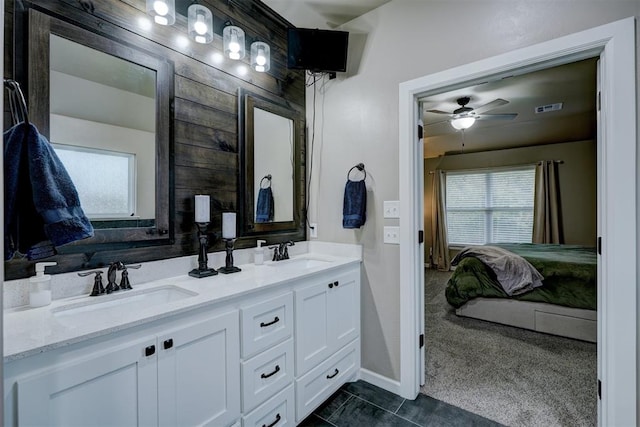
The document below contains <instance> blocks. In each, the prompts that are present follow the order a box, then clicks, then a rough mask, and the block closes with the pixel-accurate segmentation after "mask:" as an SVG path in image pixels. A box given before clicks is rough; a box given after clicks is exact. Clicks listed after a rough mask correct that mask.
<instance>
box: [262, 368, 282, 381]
mask: <svg viewBox="0 0 640 427" xmlns="http://www.w3.org/2000/svg"><path fill="white" fill-rule="evenodd" d="M278 372H280V365H276V368H275V369H274V370H273V372H271V373H269V374H262V375H260V378H269V377H272V376H274V375H275V374H277V373H278Z"/></svg>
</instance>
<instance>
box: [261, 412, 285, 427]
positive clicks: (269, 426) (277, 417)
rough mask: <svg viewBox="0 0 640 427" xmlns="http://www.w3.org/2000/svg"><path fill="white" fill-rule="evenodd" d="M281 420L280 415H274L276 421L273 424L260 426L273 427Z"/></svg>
mask: <svg viewBox="0 0 640 427" xmlns="http://www.w3.org/2000/svg"><path fill="white" fill-rule="evenodd" d="M281 419H282V417H281V416H280V414H276V419H275V421H274V422H272V423H271V424H262V427H273V426H274V425H276V424H278V422H279V421H280V420H281Z"/></svg>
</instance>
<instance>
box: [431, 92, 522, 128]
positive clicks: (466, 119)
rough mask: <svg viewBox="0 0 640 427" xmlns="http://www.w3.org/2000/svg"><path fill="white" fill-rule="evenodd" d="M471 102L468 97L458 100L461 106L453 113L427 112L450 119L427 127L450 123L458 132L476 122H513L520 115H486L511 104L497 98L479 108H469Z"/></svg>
mask: <svg viewBox="0 0 640 427" xmlns="http://www.w3.org/2000/svg"><path fill="white" fill-rule="evenodd" d="M470 101H471V98H470V97H468V96H464V97H462V98H458V99H457V100H456V102H457V103H458V105H459V106H460V107H459V108H456V109H455V110H453V112H451V113H448V112H446V111H441V110H427V111H426V112H427V113H434V114H446V115H448V116H449V117H450V118H448V119H445V120H440V121H437V122H434V123H428V124H427V126H431V125H435V124H438V123H442V122H450V123H451V126H453V127H454V128H455V129H457V130H461V129H468V128H470V127H471V126H473V124H474V123H475V122H476V120H513V119H514V118H516V117H517V116H518V113H508V114H484V113H486V112H488V111H491V110H493V109H496V108H498V107H501V106H503V105H506V104H508V103H509V101H507V100H505V99H502V98H497V99H494V100H493V101H491V102H489V103H487V104H484V105H482V106H480V107H478V108H471V107H467V104H468V103H469V102H470Z"/></svg>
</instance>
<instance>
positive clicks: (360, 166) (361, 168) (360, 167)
mask: <svg viewBox="0 0 640 427" xmlns="http://www.w3.org/2000/svg"><path fill="white" fill-rule="evenodd" d="M354 169H358V170H359V171H360V172H363V173H364V178H362V181H364V180H365V179H367V171H366V170H365V169H364V163H358V164H357V165H355V166H354V167H352V168H351V169H349V172H347V180H351V179H350V178H349V175H351V171H353V170H354Z"/></svg>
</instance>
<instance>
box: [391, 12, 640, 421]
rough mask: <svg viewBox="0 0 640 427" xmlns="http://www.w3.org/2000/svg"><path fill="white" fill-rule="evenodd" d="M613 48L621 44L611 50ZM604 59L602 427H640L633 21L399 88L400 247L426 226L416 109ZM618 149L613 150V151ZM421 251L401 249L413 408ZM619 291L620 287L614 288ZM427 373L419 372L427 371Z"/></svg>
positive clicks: (420, 323) (405, 386)
mask: <svg viewBox="0 0 640 427" xmlns="http://www.w3.org/2000/svg"><path fill="white" fill-rule="evenodd" d="M614 42H615V43H614ZM594 56H599V57H600V61H601V76H600V79H601V87H602V93H601V97H600V99H601V110H600V111H601V112H600V114H601V129H600V131H599V134H600V141H599V144H598V153H599V155H598V171H597V178H598V206H599V212H598V214H599V215H598V218H599V220H598V236H601V237H602V245H601V248H602V252H601V254H600V255H599V261H600V263H599V265H600V266H601V268H600V270H599V272H598V274H599V281H598V378H599V379H600V381H602V383H601V391H602V393H601V396H602V397H601V400H600V401H599V411H598V412H599V413H598V417H599V423H600V424H603V425H635V424H636V405H637V403H636V392H637V388H636V387H637V366H636V353H637V347H636V343H637V325H636V313H637V301H636V280H637V279H636V266H637V261H636V237H637V234H636V216H637V215H636V212H637V209H636V203H635V200H636V140H637V139H636V120H637V119H636V101H635V93H636V82H635V20H634V18H627V19H624V20H621V21H617V22H614V23H611V24H607V25H603V26H601V27H596V28H593V29H590V30H587V31H583V32H580V33H576V34H572V35H569V36H566V37H562V38H559V39H555V40H551V41H548V42H545V43H541V44H538V45H534V46H530V47H527V48H522V49H519V50H516V51H513V52H509V53H506V54H503V55H499V56H496V57H493V58H488V59H486V60H482V61H478V62H475V63H472V64H468V65H464V66H461V67H457V68H454V69H451V70H448V71H446V72H440V73H436V74H432V75H430V76H425V77H422V78H419V79H415V80H411V81H409V82H405V83H402V84H401V85H400V104H399V107H400V112H399V118H400V129H399V141H400V147H399V152H400V157H399V159H400V168H399V170H400V177H399V178H400V179H399V184H400V211H401V218H400V238H401V241H403V242H420V241H419V240H417V239H416V238H415V237H416V234H417V231H418V230H421V228H422V221H423V209H424V207H423V206H422V204H423V175H424V170H423V161H422V157H423V156H422V150H423V148H422V146H421V145H422V144H420V143H418V142H419V139H420V136H419V134H418V126H417V123H418V121H419V120H420V114H419V108H418V102H417V99H418V98H420V97H424V96H428V95H429V94H433V93H440V92H443V91H447V90H453V89H456V88H462V87H467V86H471V85H474V84H478V83H480V82H482V81H485V80H487V79H496V78H504V77H507V76H511V75H514V74H522V73H527V72H531V71H535V70H541V69H544V68H549V67H552V66H555V65H561V64H566V63H569V62H575V61H578V60H581V59H586V58H590V57H594ZM614 141H615V143H614ZM423 264H424V248H423V244H422V243H416V244H404V245H401V246H400V283H401V297H400V303H401V307H400V312H401V381H400V389H401V394H402V395H403V397H407V398H414V397H415V396H416V395H417V393H418V391H419V386H420V382H421V378H424V376H423V375H422V374H423V372H422V371H423V369H424V368H423V366H424V365H423V364H422V360H423V359H422V358H421V356H423V355H424V349H421V350H416V349H419V348H420V345H419V343H420V334H421V331H423V330H424V317H423V316H422V317H421V315H422V311H423V307H424V301H423V299H424V293H423V291H422V289H423V286H424V273H423ZM613 283H615V284H616V286H607V285H608V284H613ZM421 364H422V366H421Z"/></svg>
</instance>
